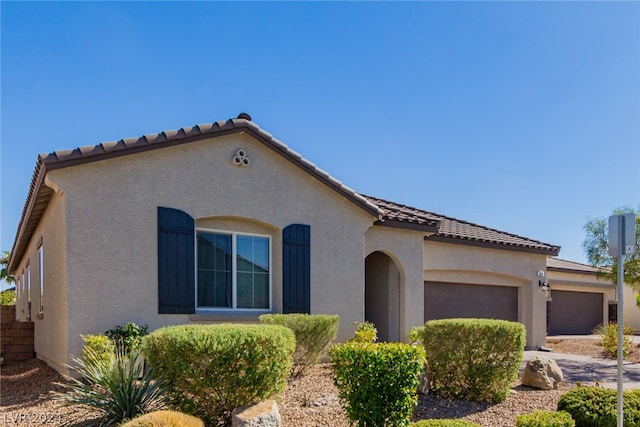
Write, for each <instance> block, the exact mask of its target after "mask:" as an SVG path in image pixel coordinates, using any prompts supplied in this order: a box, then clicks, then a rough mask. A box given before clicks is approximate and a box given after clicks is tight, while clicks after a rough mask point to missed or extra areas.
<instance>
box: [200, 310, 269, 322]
mask: <svg viewBox="0 0 640 427" xmlns="http://www.w3.org/2000/svg"><path fill="white" fill-rule="evenodd" d="M267 313H271V311H269V310H260V311H237V312H235V311H198V312H196V314H192V315H191V316H190V317H189V320H191V321H193V322H258V321H259V317H260V315H262V314H267Z"/></svg>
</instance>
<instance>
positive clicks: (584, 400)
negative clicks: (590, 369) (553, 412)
mask: <svg viewBox="0 0 640 427" xmlns="http://www.w3.org/2000/svg"><path fill="white" fill-rule="evenodd" d="M558 411H565V412H568V413H569V414H571V417H572V418H573V419H574V421H575V422H576V427H592V426H596V427H607V426H611V427H616V425H617V422H616V418H617V413H618V394H617V391H616V390H612V389H608V388H600V387H576V388H574V389H571V390H569V391H568V392H566V393H565V394H563V395H562V396H560V400H559V401H558ZM624 425H625V427H634V426H638V427H640V390H630V391H625V392H624Z"/></svg>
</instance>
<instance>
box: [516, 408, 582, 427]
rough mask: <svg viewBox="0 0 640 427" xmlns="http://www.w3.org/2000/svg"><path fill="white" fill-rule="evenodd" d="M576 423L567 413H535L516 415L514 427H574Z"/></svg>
mask: <svg viewBox="0 0 640 427" xmlns="http://www.w3.org/2000/svg"><path fill="white" fill-rule="evenodd" d="M575 425H576V422H575V421H573V418H571V414H569V413H568V412H564V411H560V412H552V411H536V412H534V413H533V414H525V415H518V416H517V417H516V427H575Z"/></svg>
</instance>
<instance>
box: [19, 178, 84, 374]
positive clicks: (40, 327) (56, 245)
mask: <svg viewBox="0 0 640 427" xmlns="http://www.w3.org/2000/svg"><path fill="white" fill-rule="evenodd" d="M50 185H52V184H50ZM54 187H55V186H54ZM54 189H55V188H54ZM65 229H66V224H65V196H64V194H63V193H60V192H59V191H58V192H56V193H54V194H53V196H52V198H51V202H50V203H49V206H48V207H47V209H46V210H45V212H44V214H43V216H42V220H41V222H40V224H39V225H38V227H37V228H36V230H35V232H34V234H33V236H34V237H33V239H32V240H31V242H30V243H29V246H28V247H27V250H26V251H25V255H24V257H23V259H22V260H20V263H19V265H18V269H17V270H16V271H18V272H20V274H22V271H23V270H24V269H25V268H26V263H27V260H29V263H30V270H31V320H32V321H33V322H34V330H35V334H34V350H35V352H36V355H37V357H38V358H39V359H42V360H44V361H46V362H47V363H49V364H50V365H51V366H53V367H54V368H55V369H56V370H58V371H60V372H61V373H63V374H65V375H66V374H68V369H67V368H66V364H68V363H69V362H70V361H69V360H68V359H67V337H68V335H67V331H68V329H67V317H66V309H67V294H66V289H65V281H66V271H67V259H66V240H65ZM41 239H42V240H41ZM40 242H42V247H43V273H44V289H43V290H44V292H43V293H44V298H43V299H44V301H43V302H44V311H43V312H42V313H40V265H39V259H38V248H39V246H40ZM16 309H17V311H19V315H18V316H17V317H18V320H22V321H24V320H27V315H28V310H27V295H26V292H25V293H22V294H21V295H20V300H19V301H18V304H17V306H16ZM76 354H79V353H76Z"/></svg>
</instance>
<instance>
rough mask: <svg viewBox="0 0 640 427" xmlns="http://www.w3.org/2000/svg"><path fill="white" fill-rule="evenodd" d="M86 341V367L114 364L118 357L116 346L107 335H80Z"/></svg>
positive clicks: (83, 352)
mask: <svg viewBox="0 0 640 427" xmlns="http://www.w3.org/2000/svg"><path fill="white" fill-rule="evenodd" d="M80 336H81V337H82V340H83V341H84V347H82V361H83V362H84V364H85V365H95V364H103V363H106V364H112V363H113V361H114V359H115V357H116V346H115V345H114V343H113V341H112V340H111V339H110V338H108V337H107V336H106V335H102V334H100V335H80Z"/></svg>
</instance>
